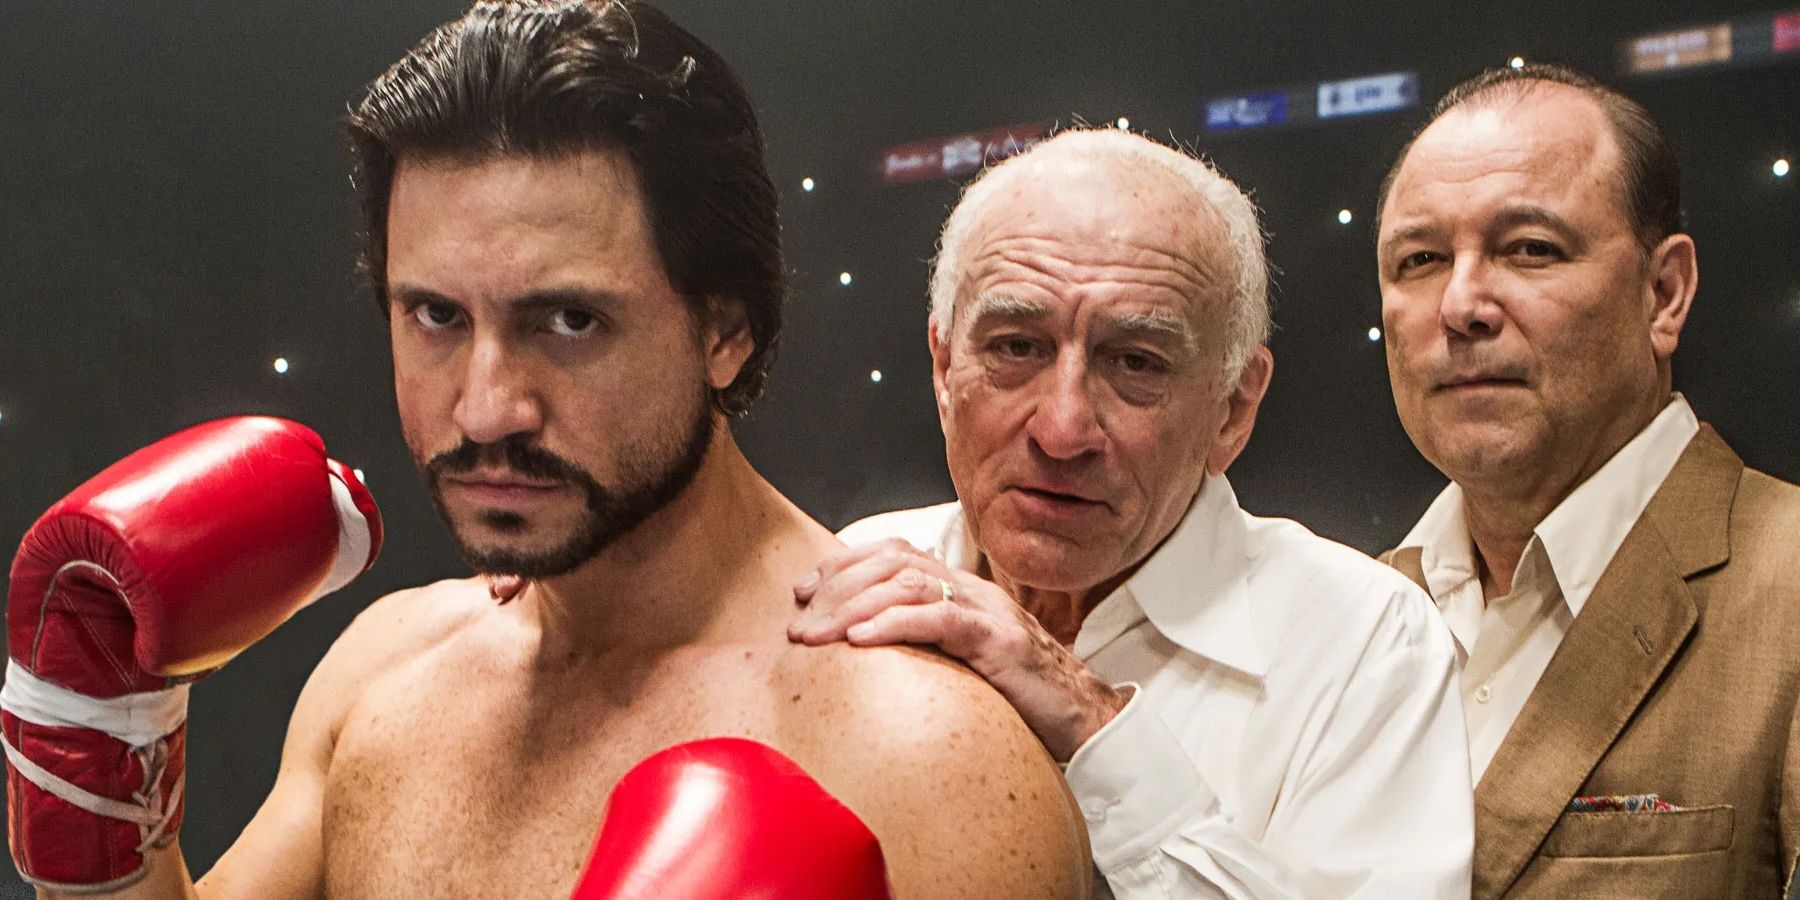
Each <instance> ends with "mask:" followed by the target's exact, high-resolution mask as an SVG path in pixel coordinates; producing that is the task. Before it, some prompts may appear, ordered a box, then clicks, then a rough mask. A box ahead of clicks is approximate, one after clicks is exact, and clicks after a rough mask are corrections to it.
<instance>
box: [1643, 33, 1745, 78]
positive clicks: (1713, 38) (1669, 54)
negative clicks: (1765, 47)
mask: <svg viewBox="0 0 1800 900" xmlns="http://www.w3.org/2000/svg"><path fill="white" fill-rule="evenodd" d="M1730 61H1731V23H1729V22H1725V23H1721V24H1718V25H1703V26H1701V27H1699V28H1686V29H1683V30H1681V31H1665V32H1661V33H1659V34H1647V35H1644V36H1642V37H1637V38H1632V39H1631V41H1630V43H1628V44H1627V45H1626V68H1627V69H1629V70H1630V71H1631V72H1633V73H1638V74H1641V73H1645V72H1667V71H1670V70H1672V69H1687V68H1692V67H1694V66H1704V65H1711V64H1713V63H1723V62H1730Z"/></svg>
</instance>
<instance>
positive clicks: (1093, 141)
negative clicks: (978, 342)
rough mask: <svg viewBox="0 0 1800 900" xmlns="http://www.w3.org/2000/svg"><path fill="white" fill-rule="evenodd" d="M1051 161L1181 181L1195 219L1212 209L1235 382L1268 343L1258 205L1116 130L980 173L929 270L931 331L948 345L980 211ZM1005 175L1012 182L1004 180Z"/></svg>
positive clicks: (1067, 135)
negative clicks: (1059, 156)
mask: <svg viewBox="0 0 1800 900" xmlns="http://www.w3.org/2000/svg"><path fill="white" fill-rule="evenodd" d="M1049 153H1070V154H1074V155H1077V156H1084V157H1089V158H1093V157H1099V158H1107V159H1111V160H1114V161H1117V162H1118V163H1121V164H1125V165H1139V166H1142V165H1151V166H1156V167H1158V168H1159V169H1161V170H1163V171H1166V172H1168V173H1170V174H1172V175H1175V176H1176V177H1177V178H1179V179H1181V180H1182V181H1183V182H1184V183H1186V184H1187V185H1188V186H1189V187H1190V188H1192V190H1193V194H1192V196H1191V198H1189V199H1190V200H1191V203H1192V205H1193V208H1194V214H1195V215H1196V216H1200V215H1204V210H1205V209H1206V208H1208V207H1210V208H1211V209H1212V210H1213V212H1215V213H1217V214H1218V217H1219V219H1220V221H1221V222H1222V223H1223V224H1224V226H1225V240H1226V242H1227V244H1229V246H1230V249H1231V255H1232V258H1233V260H1234V261H1235V262H1236V268H1237V271H1236V272H1235V273H1234V274H1235V278H1234V279H1233V284H1232V291H1231V298H1230V299H1231V311H1230V315H1229V316H1228V317H1227V319H1226V325H1225V332H1226V333H1225V338H1226V344H1225V347H1226V350H1225V371H1226V374H1227V376H1228V377H1230V378H1236V377H1237V376H1238V374H1239V373H1241V372H1242V371H1243V367H1244V364H1245V362H1246V361H1247V360H1249V358H1250V354H1252V353H1254V352H1255V351H1256V348H1257V347H1260V346H1262V345H1263V343H1264V342H1266V341H1267V340H1268V339H1269V329H1270V327H1271V326H1270V320H1269V263H1268V259H1267V258H1266V257H1265V256H1264V255H1263V231H1262V224H1261V223H1260V222H1259V221H1258V220H1257V214H1256V205H1255V204H1254V203H1251V202H1250V198H1249V197H1248V196H1245V194H1244V192H1243V190H1241V189H1240V188H1238V186H1237V185H1236V184H1234V183H1232V181H1231V179H1229V178H1226V177H1225V176H1224V175H1223V174H1221V173H1220V172H1219V170H1217V169H1215V168H1213V167H1212V166H1211V165H1209V164H1208V163H1207V162H1206V161H1205V160H1203V159H1201V158H1199V157H1198V156H1194V155H1192V154H1189V153H1187V152H1184V151H1182V150H1177V149H1173V148H1170V147H1166V146H1163V145H1162V144H1159V143H1156V142H1155V141H1152V140H1150V139H1148V138H1144V137H1140V136H1138V135H1135V134H1132V133H1130V132H1126V131H1122V130H1119V129H1115V128H1082V129H1074V130H1069V131H1064V132H1062V133H1060V134H1058V135H1056V136H1055V137H1053V138H1050V139H1049V140H1047V141H1044V142H1042V143H1040V144H1037V145H1036V146H1033V147H1031V148H1030V149H1028V150H1026V151H1025V152H1024V153H1021V154H1019V155H1017V156H1014V157H1011V158H1010V159H1007V160H1005V161H1003V162H1001V163H999V164H997V165H994V166H991V167H989V168H988V169H987V170H986V171H984V172H982V173H981V175H980V176H979V177H977V178H976V179H975V181H974V182H972V183H970V185H969V186H968V188H967V189H966V190H964V191H963V196H962V200H961V201H960V202H958V203H957V204H956V208H955V209H954V210H952V211H951V212H950V218H949V219H947V220H945V222H944V230H943V232H942V233H941V234H940V235H939V236H938V252H937V257H936V258H935V259H933V260H932V264H931V328H932V331H933V332H934V333H935V334H936V335H937V337H938V340H940V341H944V342H946V343H947V342H948V341H949V339H950V324H951V321H952V319H953V318H954V314H955V305H956V288H957V285H958V283H959V282H960V281H961V280H962V266H963V242H964V241H965V240H967V239H968V236H969V232H970V231H971V230H972V229H973V228H974V226H975V222H976V220H977V219H978V218H979V213H980V211H981V208H982V206H983V205H984V204H985V203H986V202H987V201H988V199H989V198H990V197H991V196H993V195H994V194H996V193H998V192H999V189H1000V187H1001V186H1002V185H1004V184H1005V183H1006V182H1007V181H1008V180H1009V179H1010V178H1013V177H1019V175H1018V173H1019V172H1021V171H1023V170H1024V169H1025V165H1024V163H1025V161H1026V160H1029V159H1031V158H1033V157H1036V156H1040V155H1044V154H1049ZM1009 173H1010V174H1009Z"/></svg>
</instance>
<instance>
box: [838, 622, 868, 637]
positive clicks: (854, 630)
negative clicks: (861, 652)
mask: <svg viewBox="0 0 1800 900" xmlns="http://www.w3.org/2000/svg"><path fill="white" fill-rule="evenodd" d="M874 635H875V623H873V622H858V623H856V624H855V625H852V626H850V630H849V631H846V632H844V637H847V638H849V639H850V640H853V641H861V640H866V639H868V638H870V637H873V636H874Z"/></svg>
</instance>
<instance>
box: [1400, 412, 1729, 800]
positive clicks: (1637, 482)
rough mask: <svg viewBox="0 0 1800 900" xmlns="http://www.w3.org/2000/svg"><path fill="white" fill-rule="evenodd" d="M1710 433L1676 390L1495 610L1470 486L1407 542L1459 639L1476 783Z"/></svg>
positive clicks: (1532, 551) (1581, 491) (1565, 515)
mask: <svg viewBox="0 0 1800 900" xmlns="http://www.w3.org/2000/svg"><path fill="white" fill-rule="evenodd" d="M1699 431H1700V422H1699V420H1698V419H1696V418H1694V410H1693V409H1692V408H1691V407H1689V406H1688V403H1687V400H1686V399H1684V398H1683V397H1682V396H1681V395H1680V394H1676V395H1675V397H1674V399H1672V400H1671V401H1670V402H1669V405H1668V406H1666V407H1664V408H1663V410H1662V412H1660V413H1658V414H1657V416H1656V418H1655V419H1653V420H1651V422H1650V424H1649V425H1648V426H1646V427H1645V428H1644V430H1643V431H1641V432H1639V433H1638V435H1637V436H1636V437H1634V438H1632V439H1631V441H1630V442H1629V443H1627V444H1626V445H1625V446H1624V447H1622V448H1620V449H1619V452H1618V453H1616V454H1614V455H1613V457H1612V459H1609V460H1607V462H1606V464H1605V465H1603V466H1601V467H1600V469H1599V471H1597V472H1595V473H1594V474H1593V475H1592V476H1590V477H1589V478H1588V480H1586V481H1584V482H1582V483H1581V485H1580V486H1579V487H1577V488H1575V490H1574V491H1572V492H1571V493H1570V494H1569V496H1568V497H1566V498H1564V499H1563V502H1562V503H1560V504H1558V505H1557V507H1556V508H1555V509H1554V510H1551V511H1550V515H1548V516H1545V517H1544V521H1542V522H1539V523H1538V526H1537V527H1536V528H1535V529H1533V530H1532V535H1531V540H1530V541H1528V542H1527V543H1526V545H1525V552H1524V554H1523V555H1521V556H1520V557H1519V564H1518V566H1517V567H1516V569H1515V570H1514V572H1513V582H1512V590H1511V591H1509V592H1507V594H1506V595H1505V596H1502V597H1496V598H1494V601H1493V602H1492V603H1488V602H1485V601H1484V599H1483V596H1482V590H1481V573H1480V570H1479V569H1478V568H1477V567H1476V564H1475V547H1474V542H1473V540H1472V539H1471V538H1470V537H1469V527H1468V522H1467V520H1465V519H1464V518H1463V515H1464V513H1463V493H1462V488H1460V487H1458V486H1457V485H1456V484H1454V483H1452V484H1451V485H1450V486H1449V487H1446V488H1444V491H1443V493H1441V494H1439V495H1438V498H1437V500H1435V501H1433V502H1432V504H1431V508H1430V509H1427V510H1426V511H1425V515H1424V516H1423V517H1422V518H1420V519H1419V524H1417V525H1415V526H1413V529H1412V531H1411V532H1410V533H1409V534H1407V536H1406V539H1405V540H1403V541H1401V542H1400V548H1401V549H1405V548H1409V547H1416V548H1419V550H1420V556H1419V564H1420V567H1421V568H1422V569H1423V570H1424V572H1425V583H1426V585H1428V586H1429V587H1430V589H1431V596H1432V598H1433V599H1434V600H1435V601H1436V602H1437V605H1438V609H1439V610H1440V611H1441V612H1442V613H1443V615H1444V621H1445V622H1446V623H1448V624H1449V626H1450V633H1451V634H1452V635H1454V636H1455V638H1456V647H1457V656H1458V657H1459V658H1460V659H1461V661H1462V664H1463V668H1462V676H1461V682H1462V700H1463V714H1464V716H1465V717H1466V718H1467V720H1468V731H1469V772H1470V776H1471V778H1473V779H1474V780H1475V781H1477V782H1479V781H1480V780H1481V776H1482V774H1483V773H1484V772H1486V771H1487V767H1488V763H1490V762H1492V761H1493V759H1494V753H1495V752H1496V751H1498V750H1499V749H1500V744H1501V742H1502V741H1504V740H1505V739H1506V732H1507V731H1508V730H1510V729H1511V728H1512V724H1513V721H1514V720H1515V719H1517V718H1518V717H1519V712H1520V711H1521V710H1523V709H1524V708H1525V700H1526V698H1528V697H1530V696H1531V691H1532V688H1534V687H1536V686H1537V682H1538V679H1539V678H1540V677H1542V676H1543V674H1544V669H1545V668H1546V667H1548V666H1549V665H1550V657H1551V656H1554V655H1555V654H1556V648H1557V647H1558V646H1560V645H1561V644H1562V640H1563V636H1564V635H1566V634H1568V633H1569V626H1570V625H1571V624H1572V623H1573V622H1574V621H1575V617H1576V616H1577V615H1580V613H1581V608H1582V606H1584V605H1585V604H1586V603H1587V600H1588V597H1589V596H1590V595H1591V594H1592V593H1593V592H1594V585H1595V584H1596V583H1597V582H1599V580H1600V576H1601V575H1602V574H1603V573H1604V572H1605V571H1606V567H1607V565H1608V564H1609V563H1611V562H1612V558H1613V554H1614V553H1616V552H1618V549H1619V545H1620V544H1622V543H1624V542H1625V535H1626V534H1627V533H1628V532H1630V531H1631V528H1632V526H1633V525H1635V524H1636V523H1637V520H1638V517H1639V516H1640V515H1642V514H1643V512H1644V507H1646V506H1649V505H1650V498H1651V496H1653V495H1654V494H1655V493H1656V489H1657V488H1658V487H1660V486H1661V485H1662V483H1663V480H1664V479H1666V478H1668V477H1669V472H1670V470H1672V469H1674V468H1675V461H1676V460H1678V459H1680V457H1681V452H1682V450H1684V449H1686V447H1687V445H1688V442H1689V441H1691V440H1693V437H1694V435H1696V434H1698V433H1699Z"/></svg>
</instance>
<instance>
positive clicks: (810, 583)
mask: <svg viewBox="0 0 1800 900" xmlns="http://www.w3.org/2000/svg"><path fill="white" fill-rule="evenodd" d="M818 586H819V572H818V570H817V569H814V570H813V571H811V572H808V573H806V577H805V578H802V579H800V581H799V582H798V583H796V584H795V585H794V592H795V593H797V594H810V593H812V591H813V588H816V587H818Z"/></svg>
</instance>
